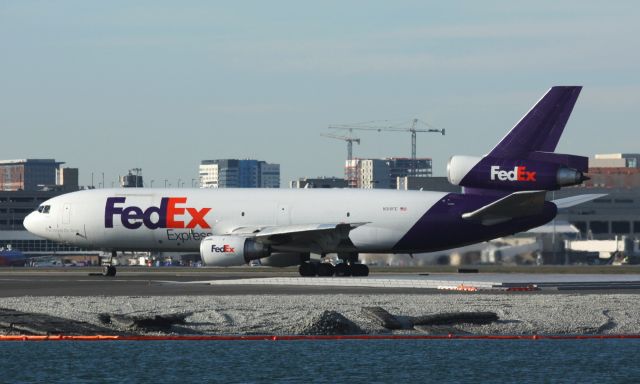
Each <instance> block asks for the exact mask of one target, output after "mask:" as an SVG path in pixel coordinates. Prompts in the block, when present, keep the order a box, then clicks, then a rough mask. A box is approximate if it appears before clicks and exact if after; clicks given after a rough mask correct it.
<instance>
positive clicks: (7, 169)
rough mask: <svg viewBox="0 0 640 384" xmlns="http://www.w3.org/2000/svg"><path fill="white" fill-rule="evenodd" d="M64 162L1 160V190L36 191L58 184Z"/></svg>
mask: <svg viewBox="0 0 640 384" xmlns="http://www.w3.org/2000/svg"><path fill="white" fill-rule="evenodd" d="M61 164H64V162H60V161H55V160H54V159H20V160H2V161H0V190H2V191H19V190H23V191H36V190H38V189H40V188H41V187H42V186H52V185H56V176H57V172H58V169H59V168H60V165H61Z"/></svg>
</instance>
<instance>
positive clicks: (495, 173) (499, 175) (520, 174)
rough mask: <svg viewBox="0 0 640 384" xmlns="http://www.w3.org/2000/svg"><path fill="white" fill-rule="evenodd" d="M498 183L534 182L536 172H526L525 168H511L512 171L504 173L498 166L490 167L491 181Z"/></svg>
mask: <svg viewBox="0 0 640 384" xmlns="http://www.w3.org/2000/svg"><path fill="white" fill-rule="evenodd" d="M496 179H498V180H500V181H536V172H535V171H527V167H523V166H519V167H513V170H512V171H504V170H502V169H500V167H499V166H497V165H493V166H491V180H496Z"/></svg>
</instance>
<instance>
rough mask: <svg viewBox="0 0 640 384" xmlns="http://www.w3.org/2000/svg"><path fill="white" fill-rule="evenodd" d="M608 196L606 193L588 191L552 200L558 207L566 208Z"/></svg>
mask: <svg viewBox="0 0 640 384" xmlns="http://www.w3.org/2000/svg"><path fill="white" fill-rule="evenodd" d="M604 196H607V194H606V193H588V194H584V195H577V196H571V197H565V198H562V199H557V200H552V201H551V202H552V203H553V204H555V205H556V207H558V209H564V208H569V207H573V206H574V205H578V204H582V203H586V202H587V201H591V200H595V199H597V198H600V197H604Z"/></svg>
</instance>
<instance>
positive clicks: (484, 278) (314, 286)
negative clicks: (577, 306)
mask: <svg viewBox="0 0 640 384" xmlns="http://www.w3.org/2000/svg"><path fill="white" fill-rule="evenodd" d="M96 272H98V269H95V268H69V269H57V270H56V269H49V270H38V269H22V268H15V269H1V270H0V297H16V296H132V295H144V296H177V295H181V296H182V295H186V296H188V295H214V296H218V295H219V296H223V295H265V294H276V295H293V294H295V295H300V294H308V295H319V294H385V293H393V294H443V293H448V292H455V291H449V290H440V289H438V288H455V287H459V286H464V287H474V288H477V289H478V290H482V291H483V292H487V293H492V292H494V293H496V294H499V293H503V292H505V291H506V289H507V288H511V287H526V286H536V287H538V288H539V290H538V291H534V292H532V293H561V292H585V293H586V292H589V293H597V292H606V293H638V292H640V274H637V273H630V274H566V273H562V274H560V273H547V274H540V273H459V274H456V273H428V274H427V273H374V274H372V275H371V276H369V277H346V278H339V277H330V278H320V277H314V278H308V277H306V278H301V277H299V276H298V275H297V273H295V272H291V271H281V270H271V269H269V270H259V271H247V270H237V271H236V270H233V269H229V270H224V269H223V270H220V269H216V270H206V269H204V270H203V269H187V268H185V269H169V270H163V269H134V268H123V270H122V271H119V272H118V275H117V276H116V277H103V276H91V275H90V274H91V273H93V274H95V273H96ZM522 293H524V292H522Z"/></svg>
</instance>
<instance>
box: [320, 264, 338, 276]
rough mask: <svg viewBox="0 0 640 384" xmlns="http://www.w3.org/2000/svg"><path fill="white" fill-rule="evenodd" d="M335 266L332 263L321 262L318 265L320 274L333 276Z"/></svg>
mask: <svg viewBox="0 0 640 384" xmlns="http://www.w3.org/2000/svg"><path fill="white" fill-rule="evenodd" d="M334 272H335V268H334V267H333V265H331V264H330V263H320V264H319V265H318V276H333V273H334Z"/></svg>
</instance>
